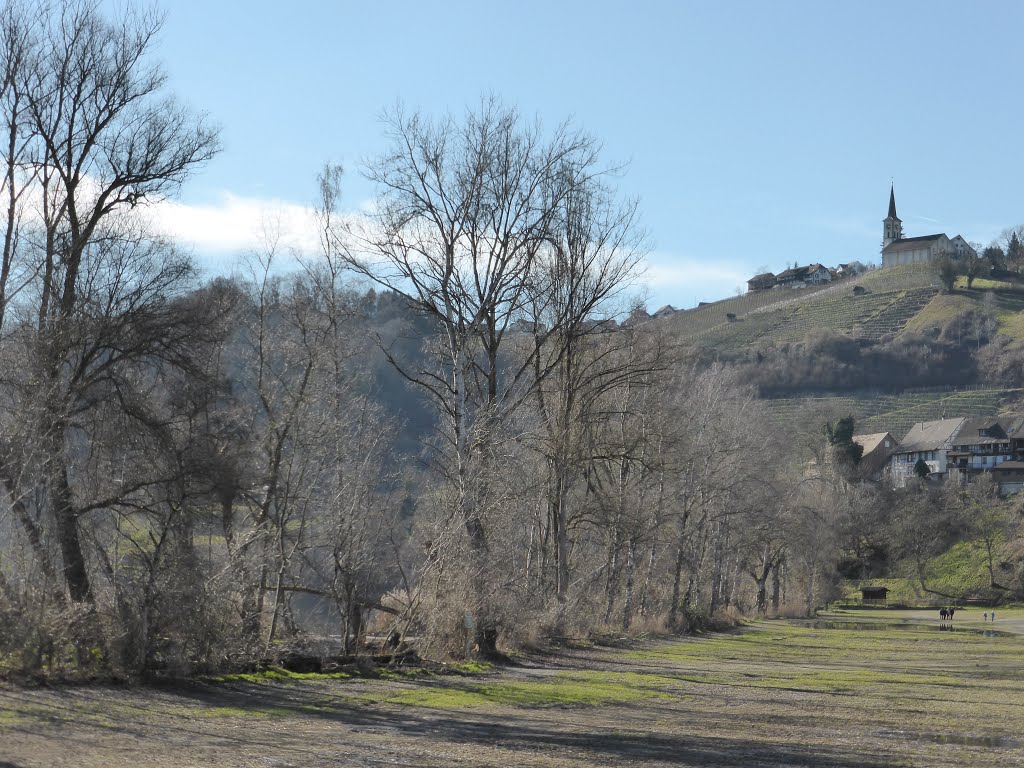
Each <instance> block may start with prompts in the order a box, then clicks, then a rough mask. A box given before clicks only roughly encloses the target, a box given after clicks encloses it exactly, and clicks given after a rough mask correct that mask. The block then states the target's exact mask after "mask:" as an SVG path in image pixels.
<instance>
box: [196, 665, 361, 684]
mask: <svg viewBox="0 0 1024 768" xmlns="http://www.w3.org/2000/svg"><path fill="white" fill-rule="evenodd" d="M351 677H352V673H351V672H290V671H289V670H287V669H282V668H281V667H269V668H268V669H264V670H262V671H260V672H241V673H237V674H232V675H220V676H219V677H209V678H207V682H210V683H266V682H271V681H274V682H279V681H282V680H348V679H349V678H351Z"/></svg>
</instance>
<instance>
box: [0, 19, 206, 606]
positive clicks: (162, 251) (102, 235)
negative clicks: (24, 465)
mask: <svg viewBox="0 0 1024 768" xmlns="http://www.w3.org/2000/svg"><path fill="white" fill-rule="evenodd" d="M12 8H13V10H12ZM12 8H8V9H6V11H7V12H8V27H9V28H11V27H12V25H13V26H14V27H16V26H17V24H18V23H20V24H21V25H22V26H21V28H22V29H24V28H26V27H27V28H29V29H31V30H32V34H31V36H28V37H27V38H26V37H18V36H17V35H16V34H15V33H11V35H9V36H8V41H10V40H23V41H25V46H24V47H23V48H20V49H17V50H18V56H17V57H16V58H14V59H9V60H8V61H7V62H6V64H7V65H8V66H11V67H14V68H15V69H14V71H13V72H10V73H8V76H7V90H6V94H5V96H6V98H5V99H4V107H5V110H6V112H5V116H4V124H5V125H6V126H8V128H9V130H8V134H7V135H8V146H9V147H10V146H11V141H14V140H16V139H17V138H19V137H26V138H25V143H24V144H23V145H21V146H16V147H15V151H14V152H12V153H10V154H9V155H8V156H7V162H8V166H7V190H6V193H7V195H6V196H7V202H8V211H9V215H8V220H7V222H6V224H7V226H6V232H7V234H6V239H5V249H6V251H5V256H4V264H3V265H2V266H4V267H5V268H6V269H0V278H3V280H5V281H6V282H5V284H4V286H3V289H4V291H5V292H6V293H5V302H6V303H5V306H4V310H5V312H8V311H9V309H10V300H11V298H12V291H11V290H10V289H11V288H12V287H14V284H13V283H11V281H10V279H11V275H12V270H11V265H13V264H14V263H16V262H17V263H23V264H28V266H26V267H25V268H24V270H23V273H24V275H26V276H32V278H33V282H32V283H31V285H30V286H25V288H24V289H23V290H22V293H21V295H20V297H19V305H20V306H19V313H20V316H21V318H22V323H21V324H19V330H18V333H19V336H20V338H21V339H22V340H23V341H25V343H26V344H27V346H28V348H29V350H30V354H29V356H28V359H29V360H30V365H31V369H32V370H31V375H30V377H29V381H27V382H26V383H30V390H26V391H31V395H32V398H33V400H34V401H35V402H37V403H38V408H37V409H36V410H35V413H36V416H37V422H36V425H35V429H34V431H35V440H36V442H37V444H39V445H40V446H41V448H40V451H41V453H42V454H43V455H45V475H46V477H45V478H41V477H40V478H37V479H38V480H39V481H40V482H42V484H43V486H45V488H46V498H47V500H48V505H49V507H50V510H51V513H52V518H53V520H54V523H55V527H56V531H57V540H58V543H59V549H60V554H61V561H62V564H63V576H64V581H65V583H66V586H67V588H68V591H69V594H70V596H71V598H72V599H73V600H74V601H76V602H85V603H90V602H92V601H93V599H94V593H93V587H92V584H91V582H90V576H89V570H88V566H87V561H86V555H85V552H84V549H83V542H82V539H81V524H82V519H83V515H84V514H85V512H86V511H87V510H86V509H84V508H83V506H82V504H81V503H80V501H79V499H77V498H76V490H75V486H76V485H77V484H78V483H79V482H80V481H81V480H82V478H80V477H78V476H77V474H76V473H75V472H74V471H73V468H72V467H73V465H74V463H75V458H74V449H73V446H74V445H76V444H79V443H80V440H81V438H80V435H79V434H78V432H79V430H81V429H82V424H84V423H85V421H86V419H84V418H83V415H84V414H87V413H88V411H89V410H90V409H91V408H93V407H94V406H95V404H96V402H97V400H96V398H97V397H99V396H101V393H102V394H103V395H106V394H109V393H110V391H111V390H110V389H109V387H111V386H115V387H116V381H117V380H118V376H119V374H120V372H122V371H125V370H126V369H127V368H128V367H130V366H131V365H132V363H133V362H138V361H141V360H143V359H145V358H147V357H151V356H152V357H157V358H162V359H167V360H169V361H173V360H175V358H176V356H177V355H178V351H177V345H178V344H179V342H180V341H181V340H182V338H183V336H181V335H179V331H180V332H182V333H184V334H185V336H187V335H188V333H189V331H187V330H186V327H187V324H182V323H179V322H173V323H172V325H171V326H170V327H169V328H166V327H164V326H163V325H162V322H163V321H164V320H167V319H169V318H168V317H167V316H166V312H165V310H164V307H166V302H167V299H168V297H171V296H174V295H176V293H177V292H178V291H179V290H180V289H181V287H182V286H183V285H186V284H187V283H188V280H189V278H190V276H191V266H190V265H189V264H188V262H187V260H185V259H183V258H182V257H181V256H180V255H179V254H177V253H175V252H174V251H173V249H171V248H169V247H168V246H167V244H166V243H162V242H160V241H159V240H154V239H153V238H152V237H150V235H149V234H148V233H147V232H146V231H145V230H144V229H143V228H142V226H141V224H140V221H141V219H140V218H139V217H137V216H134V215H132V212H133V209H135V208H136V207H137V206H139V205H141V204H142V203H144V202H147V201H152V200H156V199H160V198H162V197H164V196H166V195H168V194H170V193H173V192H174V191H175V190H176V189H177V188H178V186H179V185H180V184H181V183H182V182H183V181H184V180H185V179H186V178H187V177H188V175H189V174H190V173H191V172H192V171H193V170H194V169H195V168H197V167H199V166H200V165H202V164H203V163H204V162H205V161H206V160H208V159H209V158H210V157H211V156H212V155H213V154H214V152H216V150H217V132H216V131H215V130H213V129H210V128H208V127H207V126H206V125H205V124H204V122H203V120H202V119H198V120H197V119H196V118H194V117H193V116H192V115H191V114H190V113H189V112H187V111H186V110H184V109H182V108H181V107H179V106H177V105H176V104H175V103H174V102H173V101H172V100H170V99H169V98H166V97H163V96H162V95H161V90H162V88H163V85H164V82H165V77H164V75H163V73H162V71H161V70H160V68H159V67H158V66H155V65H153V64H151V63H150V50H151V48H152V43H153V41H154V36H155V34H156V33H157V32H158V30H159V28H160V24H161V20H160V18H159V16H157V15H155V14H153V13H151V12H136V11H134V10H131V9H129V10H128V11H127V12H126V13H125V15H124V17H123V18H121V19H119V20H116V21H113V20H110V19H108V18H106V17H105V16H104V15H103V14H102V13H101V11H100V10H99V8H98V7H97V5H96V4H95V3H92V2H88V1H87V0H66V1H65V2H61V3H57V4H53V5H51V4H44V3H38V4H37V3H30V4H26V5H23V6H12ZM7 49H8V50H12V48H11V44H10V43H8V44H7ZM15 123H17V125H18V129H17V131H15V130H13V129H11V128H10V126H12V125H13V124H15ZM12 163H13V164H15V165H16V167H14V168H13V170H12ZM19 182H20V183H21V185H22V187H21V189H20V190H19V189H16V186H17V184H18V183H19ZM26 185H31V187H32V197H33V199H36V200H38V210H37V211H35V212H34V214H33V219H34V221H35V222H38V224H35V223H33V224H31V225H30V224H28V223H26V219H25V218H24V217H20V216H19V214H18V212H17V211H18V210H20V203H21V201H23V200H26V199H28V198H27V194H28V193H27V192H26V191H25V189H26ZM22 196H26V197H22ZM12 210H14V211H15V213H14V215H11V213H10V212H11V211H12ZM161 315H164V316H163V317H161ZM29 317H31V318H32V319H33V321H34V322H33V325H34V330H31V331H30V329H29V326H28V325H27V321H28V319H29ZM179 362H180V360H179ZM41 466H42V465H41ZM4 470H5V484H7V485H8V488H9V489H10V486H11V483H20V482H22V481H23V480H24V479H25V473H24V472H23V471H21V468H19V467H13V466H10V465H9V464H8V463H7V462H6V461H5V462H4ZM26 493H27V489H25V488H21V489H20V490H19V491H18V492H17V494H16V497H17V498H25V497H26Z"/></svg>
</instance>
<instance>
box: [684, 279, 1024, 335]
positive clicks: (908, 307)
mask: <svg viewBox="0 0 1024 768" xmlns="http://www.w3.org/2000/svg"><path fill="white" fill-rule="evenodd" d="M858 286H859V287H860V288H863V289H864V293H863V294H862V295H856V294H855V293H854V288H855V287H858ZM972 308H974V309H979V310H985V311H987V312H990V313H992V314H993V315H994V316H995V318H996V319H997V321H998V323H999V329H1000V331H1001V332H1002V333H1005V334H1007V335H1008V336H1010V337H1012V338H1014V339H1016V340H1021V341H1024V312H1022V310H1024V287H1022V286H1020V285H1016V284H1011V283H1008V282H1002V281H994V280H977V281H975V283H974V287H973V288H972V289H971V290H967V288H966V284H965V283H964V281H963V279H961V282H960V285H959V286H958V288H957V292H956V293H954V294H950V295H946V294H942V293H940V292H939V285H938V281H937V279H936V277H935V273H934V270H932V269H931V268H929V267H926V266H922V265H909V266H905V267H894V268H890V269H878V270H873V271H872V272H869V273H867V274H865V275H862V276H860V277H857V278H853V279H849V280H841V281H837V282H836V283H834V284H832V285H828V286H825V287H820V286H819V287H810V288H803V289H777V290H770V291H760V292H756V293H748V294H746V295H744V296H738V297H734V298H730V299H724V300H723V301H718V302H714V303H712V304H707V305H705V306H703V307H698V308H697V309H691V310H686V311H684V312H680V313H678V314H676V315H674V316H672V318H671V319H670V320H668V321H667V322H668V326H667V327H668V329H669V330H670V332H671V333H672V334H673V335H676V336H677V337H678V338H679V339H680V340H681V341H683V342H686V343H691V344H696V345H700V346H703V347H710V348H715V349H722V350H735V349H740V348H744V347H755V346H763V345H766V344H780V343H788V342H799V341H803V340H804V339H805V338H806V337H807V335H808V334H809V333H812V332H814V331H821V330H826V331H833V332H836V333H845V334H848V335H850V336H854V337H858V338H865V339H872V340H877V339H880V338H882V337H885V336H894V335H899V334H901V333H904V332H909V331H915V332H923V331H927V330H929V329H931V328H939V327H942V326H943V325H944V324H945V323H947V322H948V321H949V320H950V319H952V318H953V317H955V316H956V315H957V314H959V313H961V312H963V311H965V310H968V309H972ZM730 314H732V315H733V316H734V318H733V319H730V318H729V315H730Z"/></svg>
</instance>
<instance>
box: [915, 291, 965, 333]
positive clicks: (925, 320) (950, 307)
mask: <svg viewBox="0 0 1024 768" xmlns="http://www.w3.org/2000/svg"><path fill="white" fill-rule="evenodd" d="M975 304H976V302H975V301H974V300H973V299H972V298H971V297H970V296H968V295H965V294H960V293H952V294H947V293H940V294H938V295H937V296H935V298H933V299H932V300H931V301H930V302H928V305H927V306H926V307H925V308H924V309H922V310H921V311H920V312H918V313H917V314H916V315H915V316H914V317H913V319H911V320H910V322H908V323H907V324H906V326H905V327H904V332H906V333H912V332H918V333H920V332H922V331H926V330H928V329H929V328H941V327H942V326H943V325H945V324H946V323H948V322H949V321H950V320H952V319H953V318H954V317H956V316H957V315H959V314H960V313H961V312H963V311H965V310H967V309H971V308H972V307H974V306H975Z"/></svg>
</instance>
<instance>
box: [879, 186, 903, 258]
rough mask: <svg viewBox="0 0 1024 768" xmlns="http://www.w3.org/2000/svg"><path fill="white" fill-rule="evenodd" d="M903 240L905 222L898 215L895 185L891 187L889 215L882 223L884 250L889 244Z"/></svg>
mask: <svg viewBox="0 0 1024 768" xmlns="http://www.w3.org/2000/svg"><path fill="white" fill-rule="evenodd" d="M902 238H903V222H902V221H900V217H899V216H897V215H896V189H895V184H894V185H892V186H890V187H889V215H888V216H886V217H885V221H883V222H882V249H883V250H884V249H885V247H886V246H887V245H889V243H891V242H894V241H896V240H901V239H902Z"/></svg>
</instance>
